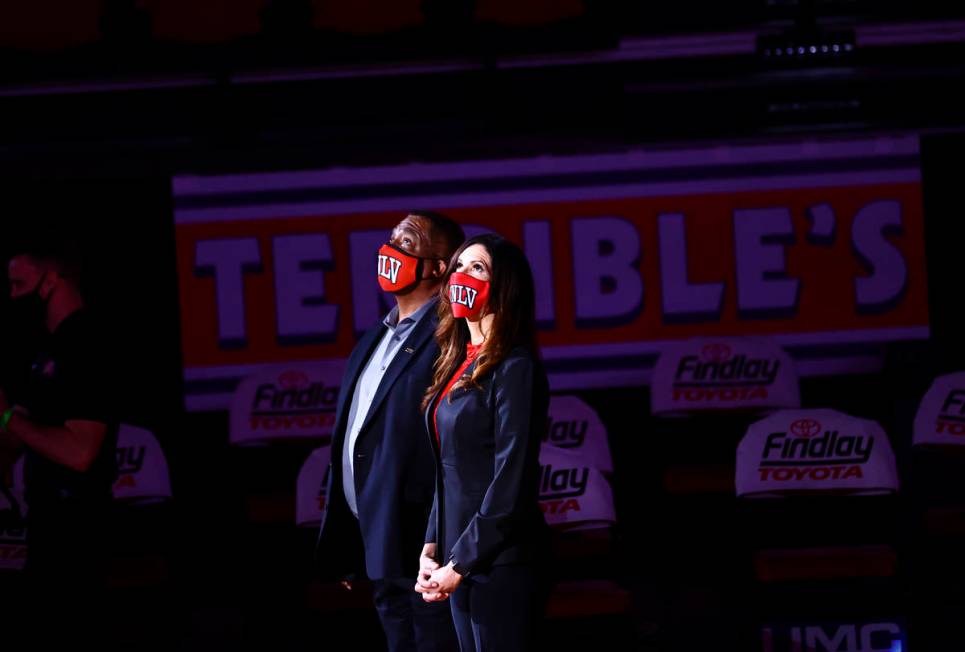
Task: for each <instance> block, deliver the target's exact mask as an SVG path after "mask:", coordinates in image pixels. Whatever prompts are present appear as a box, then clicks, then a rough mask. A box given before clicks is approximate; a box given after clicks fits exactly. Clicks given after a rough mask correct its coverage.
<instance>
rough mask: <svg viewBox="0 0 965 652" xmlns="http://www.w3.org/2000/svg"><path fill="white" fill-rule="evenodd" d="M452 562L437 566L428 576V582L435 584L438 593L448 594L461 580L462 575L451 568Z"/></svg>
mask: <svg viewBox="0 0 965 652" xmlns="http://www.w3.org/2000/svg"><path fill="white" fill-rule="evenodd" d="M452 566H453V564H452V562H449V563H448V564H446V565H445V566H443V567H442V568H438V569H436V570H434V571H433V572H432V575H430V576H429V583H430V584H433V583H434V584H435V590H436V591H437V592H439V593H445V594H449V593H452V592H453V591H455V590H456V589H457V588H458V587H459V583H460V582H462V575H460V574H459V573H457V572H456V571H454V570H453V569H452Z"/></svg>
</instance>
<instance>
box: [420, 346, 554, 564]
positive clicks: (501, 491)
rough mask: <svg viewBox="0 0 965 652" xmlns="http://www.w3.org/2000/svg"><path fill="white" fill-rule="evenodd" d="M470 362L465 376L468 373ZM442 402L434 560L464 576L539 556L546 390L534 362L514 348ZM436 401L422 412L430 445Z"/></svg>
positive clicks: (430, 536)
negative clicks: (471, 385)
mask: <svg viewBox="0 0 965 652" xmlns="http://www.w3.org/2000/svg"><path fill="white" fill-rule="evenodd" d="M474 368H475V363H473V364H472V365H470V367H469V368H468V370H467V372H466V373H472V370H473V369H474ZM480 385H481V386H482V389H471V388H461V389H457V390H454V391H453V392H452V393H451V394H450V399H451V400H447V399H446V398H443V399H442V403H441V404H440V406H439V411H438V415H437V420H438V425H439V431H440V434H441V448H439V449H438V455H437V459H436V461H437V465H436V493H435V500H434V501H433V507H432V514H431V515H430V517H429V526H428V528H427V530H426V538H425V540H426V542H427V543H433V542H434V543H436V547H437V556H438V559H437V561H438V562H439V563H440V564H446V563H448V562H449V561H455V562H456V570H457V571H458V572H459V573H461V574H463V575H466V574H469V573H477V572H485V571H486V570H488V569H489V568H490V567H492V566H495V565H501V564H513V563H521V562H529V561H535V560H538V559H541V558H543V557H544V556H545V554H546V542H547V535H548V529H547V526H546V521H545V520H544V518H543V514H542V512H541V511H540V509H539V503H538V495H539V448H540V443H541V442H542V439H543V433H544V432H545V430H546V425H547V418H548V416H547V415H548V410H549V386H548V383H547V381H546V374H545V372H544V371H543V368H542V365H541V364H540V363H539V360H538V359H536V358H534V357H533V355H532V354H531V353H529V352H528V351H527V350H525V349H523V348H517V349H514V350H513V351H512V352H510V354H509V355H508V356H507V358H506V359H505V360H503V361H502V362H501V363H500V364H499V365H498V366H497V367H496V369H495V370H494V371H493V372H492V373H491V374H488V377H486V378H483V379H481V381H480ZM434 407H435V400H434V401H433V403H432V405H430V407H429V409H428V411H427V412H426V415H425V416H426V427H427V429H428V430H429V435H430V441H431V442H433V444H434V443H435V441H436V436H435V430H434V427H433V418H432V417H433V409H434Z"/></svg>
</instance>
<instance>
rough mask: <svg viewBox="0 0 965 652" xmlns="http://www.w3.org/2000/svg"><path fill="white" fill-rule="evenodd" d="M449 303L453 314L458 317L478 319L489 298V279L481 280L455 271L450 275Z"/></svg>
mask: <svg viewBox="0 0 965 652" xmlns="http://www.w3.org/2000/svg"><path fill="white" fill-rule="evenodd" d="M448 289H449V305H450V306H451V307H452V315H453V317H456V318H457V319H458V318H460V317H465V318H466V319H468V320H470V321H477V320H478V319H479V318H480V317H482V313H483V309H484V308H485V307H486V302H487V301H488V300H489V281H480V280H479V279H478V278H476V277H475V276H470V275H469V274H463V273H462V272H453V274H452V276H450V277H449V288H448Z"/></svg>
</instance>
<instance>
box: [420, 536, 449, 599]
mask: <svg viewBox="0 0 965 652" xmlns="http://www.w3.org/2000/svg"><path fill="white" fill-rule="evenodd" d="M435 556H436V544H434V543H427V544H425V545H424V546H423V547H422V554H421V555H419V576H418V577H417V578H416V585H415V590H416V592H418V593H421V594H422V599H423V600H425V601H426V602H440V601H442V600H445V599H446V598H448V597H449V594H447V593H440V592H439V591H438V590H437V586H436V583H435V582H433V581H432V580H431V578H432V573H434V572H435V571H436V570H438V569H439V563H438V562H437V561H436V560H435Z"/></svg>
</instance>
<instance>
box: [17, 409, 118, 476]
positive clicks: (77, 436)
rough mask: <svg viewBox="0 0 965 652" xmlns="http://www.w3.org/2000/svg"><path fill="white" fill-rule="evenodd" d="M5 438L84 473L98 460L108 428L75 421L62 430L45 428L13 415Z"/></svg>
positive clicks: (94, 423) (88, 422)
mask: <svg viewBox="0 0 965 652" xmlns="http://www.w3.org/2000/svg"><path fill="white" fill-rule="evenodd" d="M4 409H6V408H4ZM6 434H7V435H8V436H11V435H12V436H13V437H14V438H16V439H18V440H20V441H21V442H23V444H24V445H26V446H28V447H29V448H31V449H32V450H33V451H34V452H36V453H37V454H38V455H41V456H43V457H45V458H47V459H48V460H50V461H51V462H55V463H57V464H60V465H61V466H66V467H67V468H69V469H73V470H74V471H81V472H83V471H86V470H87V469H89V468H90V467H91V465H92V464H93V463H94V460H96V459H97V454H98V452H99V451H100V449H101V445H102V444H103V443H104V437H105V436H106V435H107V424H104V423H100V422H98V421H83V420H74V421H67V422H66V423H64V425H63V426H62V427H57V426H45V425H41V424H39V423H36V422H34V421H31V420H30V419H29V418H28V417H25V416H24V415H22V414H20V413H19V412H14V413H13V415H12V416H11V417H10V421H9V422H8V423H7V429H6Z"/></svg>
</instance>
